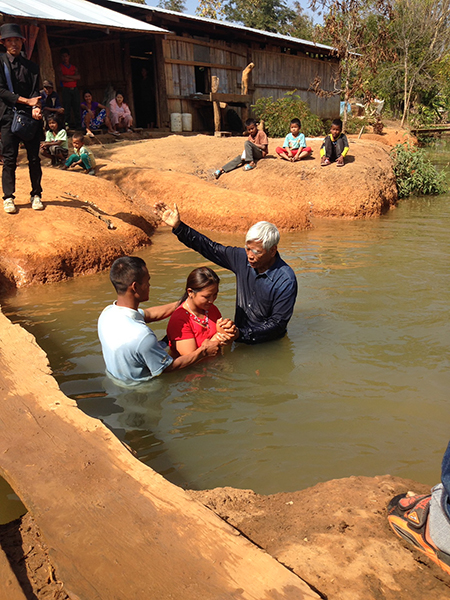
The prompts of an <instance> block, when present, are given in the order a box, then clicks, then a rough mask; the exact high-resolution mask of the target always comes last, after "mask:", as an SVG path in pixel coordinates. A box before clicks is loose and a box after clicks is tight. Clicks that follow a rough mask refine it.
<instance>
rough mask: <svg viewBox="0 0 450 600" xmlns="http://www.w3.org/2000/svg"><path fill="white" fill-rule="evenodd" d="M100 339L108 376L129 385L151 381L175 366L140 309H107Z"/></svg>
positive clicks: (100, 328)
mask: <svg viewBox="0 0 450 600" xmlns="http://www.w3.org/2000/svg"><path fill="white" fill-rule="evenodd" d="M98 337H99V338H100V343H101V345H102V353H103V358H104V359H105V364H106V369H107V371H108V373H110V374H111V375H112V376H113V377H115V378H116V379H119V380H120V381H122V382H123V383H126V384H127V385H136V384H137V383H141V382H143V381H149V380H150V379H152V378H153V377H156V376H157V375H160V374H161V373H162V372H163V371H164V369H165V368H167V367H168V366H169V365H171V364H172V361H173V359H172V358H171V357H170V356H169V355H168V354H167V352H165V351H164V350H163V349H162V348H161V347H160V345H159V343H158V340H157V338H156V335H155V334H154V333H153V331H152V330H151V329H150V328H149V327H148V326H147V324H146V322H145V319H144V311H143V310H141V309H139V310H134V309H132V308H127V307H125V306H117V304H115V303H114V304H111V305H110V306H107V307H106V308H105V310H104V311H103V312H102V314H101V315H100V317H99V320H98Z"/></svg>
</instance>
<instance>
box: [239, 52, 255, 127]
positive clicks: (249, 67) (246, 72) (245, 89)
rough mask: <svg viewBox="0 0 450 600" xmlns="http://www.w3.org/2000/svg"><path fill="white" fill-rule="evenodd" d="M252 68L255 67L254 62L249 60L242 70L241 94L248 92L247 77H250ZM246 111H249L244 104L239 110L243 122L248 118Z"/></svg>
mask: <svg viewBox="0 0 450 600" xmlns="http://www.w3.org/2000/svg"><path fill="white" fill-rule="evenodd" d="M254 68H255V64H254V63H252V62H251V63H250V64H248V65H247V66H246V67H245V69H244V70H243V71H242V79H241V94H248V79H249V77H250V73H251V72H252V69H254ZM248 113H249V109H248V106H245V107H244V108H243V109H242V111H241V115H242V121H243V122H244V123H245V121H246V120H247V119H248Z"/></svg>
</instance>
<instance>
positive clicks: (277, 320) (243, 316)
mask: <svg viewBox="0 0 450 600" xmlns="http://www.w3.org/2000/svg"><path fill="white" fill-rule="evenodd" d="M154 208H155V213H156V215H157V216H158V217H159V218H160V219H162V220H163V221H164V223H166V224H167V225H170V226H171V227H172V228H173V229H172V232H173V233H174V234H175V235H176V236H177V238H178V239H179V240H180V242H182V243H183V244H184V245H185V246H187V247H188V248H192V249H193V250H196V251H197V252H199V253H200V254H201V255H202V256H204V257H205V258H207V259H208V260H210V261H211V262H213V263H215V264H216V265H219V266H221V267H224V268H225V269H229V270H230V271H233V273H234V274H235V275H236V313H235V316H234V322H235V323H236V326H237V327H238V329H239V337H238V339H237V340H236V341H238V342H243V343H244V344H260V343H262V342H269V341H271V340H276V339H278V338H281V337H283V336H284V334H285V333H286V328H287V324H288V322H289V320H290V318H291V317H292V313H293V311H294V305H295V300H296V298H297V278H296V277H295V273H294V271H293V270H292V269H291V267H290V266H289V265H288V264H287V263H286V262H284V260H283V259H282V258H281V256H280V255H279V253H278V242H279V241H280V234H279V232H278V229H277V228H276V227H275V225H273V224H272V223H268V222H267V221H260V222H259V223H256V224H255V225H253V226H252V227H250V229H249V230H248V231H247V235H246V237H245V246H244V248H235V247H233V246H222V244H218V243H217V242H213V241H212V240H210V239H209V238H207V237H206V236H205V235H202V234H201V233H199V232H198V231H195V229H192V228H191V227H189V226H188V225H186V224H185V223H183V222H182V221H181V219H180V215H179V213H178V209H177V205H176V204H175V207H174V208H173V209H171V208H169V207H168V206H167V204H165V203H164V202H158V203H157V204H155V206H154Z"/></svg>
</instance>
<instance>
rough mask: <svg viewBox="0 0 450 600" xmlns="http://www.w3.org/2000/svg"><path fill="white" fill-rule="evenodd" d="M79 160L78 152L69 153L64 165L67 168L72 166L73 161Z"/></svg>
mask: <svg viewBox="0 0 450 600" xmlns="http://www.w3.org/2000/svg"><path fill="white" fill-rule="evenodd" d="M79 160H80V157H79V156H78V154H75V153H73V154H71V155H70V156H69V158H68V159H67V160H66V163H65V166H66V167H67V168H69V167H71V166H72V165H73V164H74V163H76V162H79Z"/></svg>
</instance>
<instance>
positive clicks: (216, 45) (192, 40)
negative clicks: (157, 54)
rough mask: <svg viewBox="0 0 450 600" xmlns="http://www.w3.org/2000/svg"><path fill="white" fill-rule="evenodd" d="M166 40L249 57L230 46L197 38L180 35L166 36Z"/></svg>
mask: <svg viewBox="0 0 450 600" xmlns="http://www.w3.org/2000/svg"><path fill="white" fill-rule="evenodd" d="M166 40H183V41H184V42H186V41H187V42H190V43H192V44H196V45H198V46H207V47H208V48H214V49H216V50H224V51H225V52H229V53H230V54H236V55H237V56H243V57H244V58H245V57H246V56H247V54H246V52H245V51H243V50H241V51H238V50H234V49H233V48H229V47H228V46H220V45H219V44H217V43H213V42H203V41H201V40H196V39H195V38H189V37H184V36H180V35H166ZM225 43H226V42H225Z"/></svg>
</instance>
